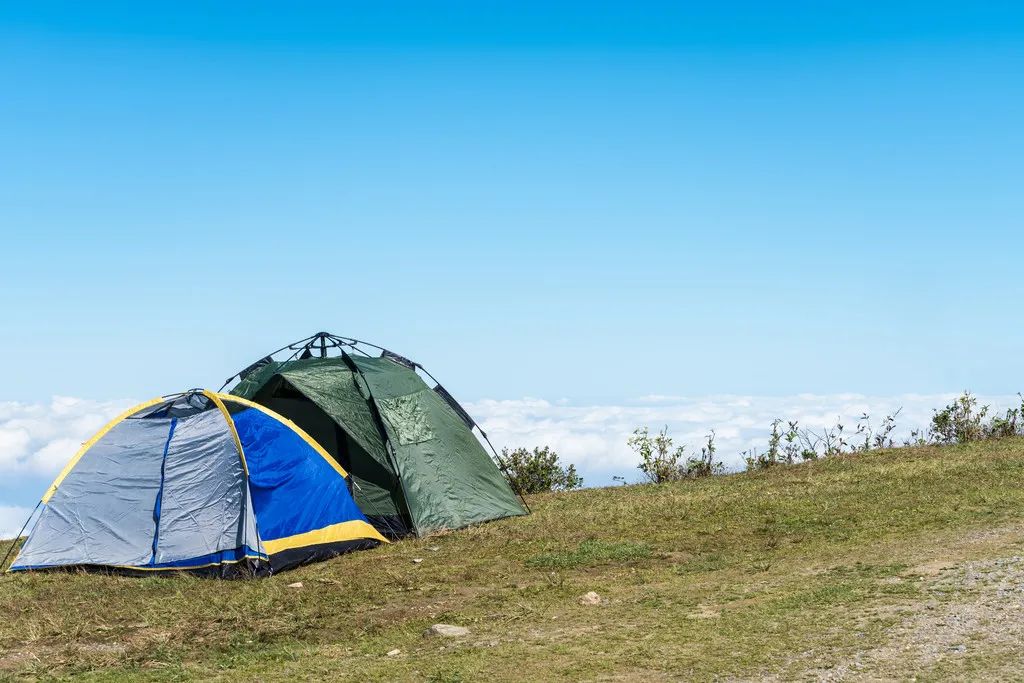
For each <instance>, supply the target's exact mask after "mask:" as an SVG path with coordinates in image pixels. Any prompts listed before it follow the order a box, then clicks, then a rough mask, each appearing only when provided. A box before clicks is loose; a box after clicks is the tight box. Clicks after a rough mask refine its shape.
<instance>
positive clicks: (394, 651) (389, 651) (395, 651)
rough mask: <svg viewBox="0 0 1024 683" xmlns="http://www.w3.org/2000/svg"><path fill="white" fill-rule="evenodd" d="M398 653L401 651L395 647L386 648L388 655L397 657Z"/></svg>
mask: <svg viewBox="0 0 1024 683" xmlns="http://www.w3.org/2000/svg"><path fill="white" fill-rule="evenodd" d="M400 654H402V651H401V650H399V649H398V648H397V647H396V648H395V649H394V650H388V657H397V656H398V655H400Z"/></svg>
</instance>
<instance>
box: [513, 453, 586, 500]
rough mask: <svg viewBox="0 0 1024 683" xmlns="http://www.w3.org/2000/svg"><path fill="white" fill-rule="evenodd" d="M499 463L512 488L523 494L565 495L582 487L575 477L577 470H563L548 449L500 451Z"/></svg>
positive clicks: (580, 481) (578, 477) (555, 454)
mask: <svg viewBox="0 0 1024 683" xmlns="http://www.w3.org/2000/svg"><path fill="white" fill-rule="evenodd" d="M501 459H502V460H503V461H504V462H505V468H506V469H507V471H508V477H509V482H510V483H511V484H512V488H514V489H515V490H516V491H520V492H522V493H544V492H546V491H568V490H569V489H578V488H580V487H581V486H583V477H581V476H579V474H577V473H576V466H575V465H571V464H570V465H566V466H564V467H563V466H562V464H561V463H559V462H558V453H555V452H554V451H553V450H551V449H550V448H549V447H548V446H544V447H543V448H534V449H533V450H532V451H531V450H527V449H526V448H517V449H515V450H513V451H510V450H508V449H507V448H503V449H502V451H501Z"/></svg>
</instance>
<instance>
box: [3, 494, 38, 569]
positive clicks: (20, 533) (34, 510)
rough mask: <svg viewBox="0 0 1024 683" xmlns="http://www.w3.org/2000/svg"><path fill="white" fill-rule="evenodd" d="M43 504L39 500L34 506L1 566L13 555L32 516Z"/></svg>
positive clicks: (12, 541)
mask: <svg viewBox="0 0 1024 683" xmlns="http://www.w3.org/2000/svg"><path fill="white" fill-rule="evenodd" d="M42 504H43V501H39V502H38V503H36V506H35V507H34V508H32V512H30V513H29V515H28V519H26V520H25V523H24V524H22V525H21V531H19V532H18V535H17V536H15V537H14V538H13V539H12V540H11V547H9V548H8V549H7V553H6V554H4V559H3V561H2V562H0V567H3V566H4V565H6V564H7V559H8V558H9V557H10V556H11V552H12V551H13V550H14V546H16V545H18V540H19V539H20V538H21V535H22V534H23V533H25V529H26V528H27V527H28V523H29V522H31V521H32V517H33V516H35V514H36V510H38V509H39V506H40V505H42ZM4 571H5V572H6V571H8V569H4Z"/></svg>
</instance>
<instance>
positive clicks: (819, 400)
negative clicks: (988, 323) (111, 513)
mask: <svg viewBox="0 0 1024 683" xmlns="http://www.w3.org/2000/svg"><path fill="white" fill-rule="evenodd" d="M955 396H956V394H955V393H950V394H904V395H900V396H866V395H861V394H829V395H816V394H799V395H795V396H730V395H723V396H698V397H687V396H644V397H640V398H636V399H632V400H627V401H621V402H617V403H615V404H600V405H582V404H574V403H573V402H571V401H568V400H560V401H554V402H552V401H547V400H544V399H535V398H522V399H507V400H497V399H486V400H481V401H476V402H473V403H468V404H467V405H466V408H467V410H468V411H469V413H470V414H471V415H473V416H474V418H475V419H476V420H477V421H478V422H479V423H480V424H481V425H482V426H483V428H484V429H485V430H486V431H487V433H488V435H489V436H490V438H491V441H492V442H493V443H494V445H495V446H496V447H497V448H498V449H501V448H503V447H509V448H514V447H517V446H526V447H533V446H542V445H548V446H551V447H552V448H553V449H555V450H556V451H557V452H558V453H559V455H560V456H561V458H562V460H563V461H564V462H571V463H574V464H575V465H576V467H577V468H578V469H579V470H580V472H581V474H582V475H583V477H584V480H585V483H586V484H587V485H605V484H610V483H612V481H613V480H612V477H615V476H620V477H624V478H625V479H626V480H628V481H635V480H637V478H638V475H639V472H638V471H637V469H636V457H635V455H634V454H633V453H631V452H630V450H629V449H628V448H627V446H626V439H627V438H629V435H630V434H631V433H632V432H633V430H634V429H635V428H637V427H638V426H641V425H647V426H649V427H650V428H651V430H652V431H654V430H657V429H660V428H661V427H663V426H667V427H668V428H669V432H670V434H671V435H672V436H673V437H674V438H675V441H676V444H678V445H686V446H687V447H688V449H689V450H697V451H699V448H700V445H701V443H702V442H703V440H704V438H705V435H706V434H708V432H709V431H710V430H711V429H714V430H715V433H716V442H717V445H718V456H719V459H720V460H722V462H723V463H724V464H725V465H726V467H727V468H729V469H733V470H735V469H740V468H741V467H742V465H743V460H742V456H741V455H740V454H741V452H743V451H745V450H749V449H753V448H757V449H759V450H761V451H763V450H764V447H765V444H766V442H767V436H768V432H769V430H770V426H771V422H772V420H773V419H775V418H782V419H784V420H799V422H800V424H801V425H804V426H806V427H809V428H811V429H812V430H818V431H820V430H821V429H822V428H824V427H826V426H831V425H834V424H835V423H836V420H837V419H841V420H842V421H843V423H844V424H845V425H846V426H847V427H846V429H847V433H850V432H852V431H853V429H854V427H855V423H856V420H857V419H858V418H859V417H860V416H861V415H862V414H864V413H867V414H869V415H870V416H871V417H872V421H873V423H874V424H875V425H877V424H878V423H879V422H880V421H881V419H882V418H883V417H884V416H885V415H888V414H891V413H894V412H895V411H896V410H897V409H900V408H902V412H901V413H900V415H899V417H898V418H897V430H896V432H895V433H894V436H895V437H897V439H899V438H903V437H904V436H906V435H908V434H909V432H910V430H911V429H914V428H923V427H926V426H927V424H928V422H929V421H930V419H931V416H932V412H933V409H935V408H939V407H941V406H943V405H946V404H947V403H949V402H950V401H951V400H953V399H954V398H955ZM979 401H980V402H981V403H987V404H991V405H992V406H993V408H994V409H996V408H998V409H1000V410H1002V409H1005V408H1007V407H1011V406H1015V405H1019V399H1018V398H1017V397H1016V396H982V397H979ZM132 403H133V401H130V400H111V401H94V400H85V399H77V398H68V397H63V396H59V397H54V398H53V399H51V400H50V401H48V402H41V403H24V402H17V401H8V402H0V538H4V537H10V536H12V535H13V534H14V533H16V532H17V531H18V529H20V528H21V525H22V524H23V523H24V521H25V519H26V517H27V516H28V514H29V512H31V507H30V505H29V501H30V500H32V499H33V498H34V497H35V496H36V495H38V494H41V493H42V492H43V491H44V490H45V489H46V487H47V486H48V485H49V483H50V481H51V480H52V479H53V477H54V475H56V473H57V472H59V471H60V469H61V468H62V467H63V466H64V464H65V463H66V462H67V460H68V459H69V458H70V457H71V456H72V455H74V453H75V451H76V450H77V449H78V447H79V446H80V445H81V443H82V442H83V441H85V440H87V439H88V438H89V437H90V436H92V435H93V434H94V433H95V432H96V431H97V430H98V429H99V428H100V427H102V426H103V425H104V424H105V423H106V422H107V421H108V420H110V419H111V418H112V417H114V416H115V415H117V414H118V413H120V412H122V411H123V410H125V409H126V408H128V407H129V406H131V405H132ZM4 481H7V482H12V481H16V482H17V485H18V487H19V493H22V491H20V489H25V491H24V492H23V493H24V495H19V496H18V499H17V500H11V497H12V495H13V494H12V493H11V488H10V486H8V487H6V488H5V487H4V486H3V482H4ZM35 489H38V494H37V493H36V491H35ZM29 490H30V491H31V493H28V491H29ZM5 498H6V499H5Z"/></svg>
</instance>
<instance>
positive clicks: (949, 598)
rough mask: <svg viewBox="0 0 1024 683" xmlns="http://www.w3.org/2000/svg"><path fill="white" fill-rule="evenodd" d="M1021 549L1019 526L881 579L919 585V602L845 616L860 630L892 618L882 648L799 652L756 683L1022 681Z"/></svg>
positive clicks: (963, 542)
mask: <svg viewBox="0 0 1024 683" xmlns="http://www.w3.org/2000/svg"><path fill="white" fill-rule="evenodd" d="M1022 545H1024V528H1022V527H1020V526H1018V525H1014V526H1011V527H1006V528H1000V529H993V530H989V531H986V532H979V533H975V534H971V535H969V536H966V537H964V538H962V539H960V540H959V541H957V542H955V543H953V544H952V545H951V547H949V548H948V554H947V555H946V556H944V557H940V558H938V559H934V560H929V561H927V562H925V563H922V564H920V565H917V566H915V567H912V568H911V569H909V570H908V571H907V572H905V574H904V575H903V576H900V577H892V578H889V579H885V581H888V582H893V583H896V582H903V581H916V582H919V588H920V589H921V592H922V593H923V595H924V596H925V599H924V600H915V601H913V602H908V604H906V605H886V606H877V607H870V606H869V607H866V608H865V609H864V611H863V613H862V614H859V615H851V617H852V620H854V621H856V620H859V621H862V622H864V623H867V622H868V621H870V620H874V619H878V618H885V617H889V618H894V623H893V625H892V626H891V627H890V628H889V630H888V633H887V638H886V639H885V641H884V642H882V643H881V644H875V645H873V646H871V647H867V648H865V649H863V650H860V651H856V652H854V653H852V654H849V653H846V652H843V653H829V652H814V651H806V652H803V653H800V654H799V655H797V656H795V657H792V658H791V659H790V661H789V667H787V671H786V673H785V674H778V673H772V674H768V675H765V676H763V677H761V678H760V679H758V680H766V681H777V680H814V681H874V680H1024V648H1022V645H1024V550H1022V549H1021V548H1022ZM1006 550H1012V551H1015V552H1014V554H1012V555H1004V554H1001V553H1000V551H1006ZM1017 553H1020V554H1017ZM993 554H994V555H995V556H994V557H993V556H992V555H993ZM979 556H980V557H983V558H984V559H977V558H978V557H979ZM985 556H988V557H985ZM972 557H973V558H974V559H967V558H972ZM848 627H849V621H847V623H846V624H845V625H844V628H848Z"/></svg>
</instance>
